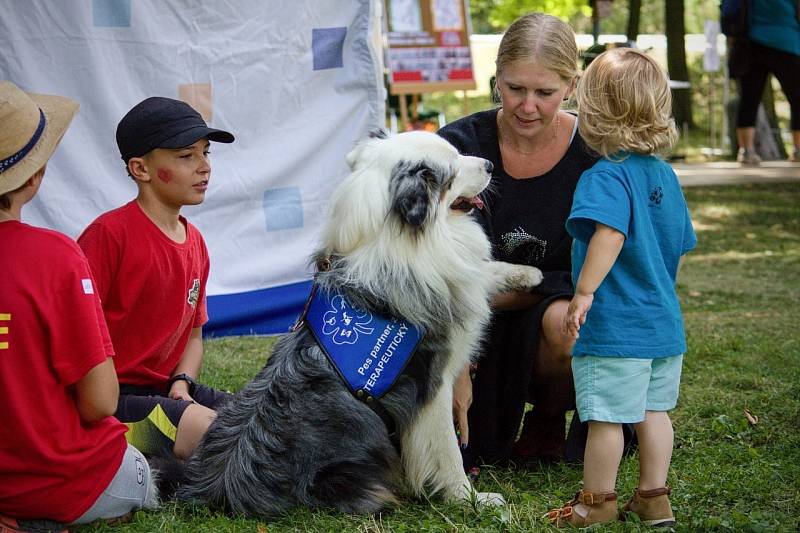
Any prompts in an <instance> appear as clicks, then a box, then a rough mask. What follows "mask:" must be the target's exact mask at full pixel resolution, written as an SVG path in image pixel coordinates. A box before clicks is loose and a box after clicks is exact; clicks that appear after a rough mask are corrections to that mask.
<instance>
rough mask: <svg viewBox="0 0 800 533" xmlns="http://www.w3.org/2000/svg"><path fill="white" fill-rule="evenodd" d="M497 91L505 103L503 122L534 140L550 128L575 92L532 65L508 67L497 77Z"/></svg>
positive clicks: (562, 82) (523, 62) (522, 63)
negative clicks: (568, 97) (561, 108)
mask: <svg viewBox="0 0 800 533" xmlns="http://www.w3.org/2000/svg"><path fill="white" fill-rule="evenodd" d="M497 88H498V90H499V91H500V98H501V100H502V103H503V104H502V105H503V120H505V121H506V123H507V124H508V126H509V127H511V128H512V129H513V131H514V133H516V134H517V135H520V136H522V137H533V136H535V135H536V134H538V133H539V132H541V131H542V130H543V129H545V128H547V127H548V126H549V125H550V123H551V122H552V121H553V118H554V117H555V116H556V113H557V112H558V108H559V106H560V105H561V102H562V101H563V100H564V98H566V97H567V96H569V94H570V92H572V84H568V83H565V82H564V80H562V79H561V77H560V76H559V75H558V74H556V73H555V72H553V71H552V70H550V69H547V68H544V67H542V66H539V65H538V64H536V63H534V62H529V61H515V62H513V63H510V64H508V65H507V66H506V67H505V68H504V69H503V71H502V73H501V74H500V76H498V79H497Z"/></svg>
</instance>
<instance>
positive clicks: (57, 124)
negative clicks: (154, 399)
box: [0, 81, 156, 527]
mask: <svg viewBox="0 0 800 533" xmlns="http://www.w3.org/2000/svg"><path fill="white" fill-rule="evenodd" d="M77 110H78V103H77V102H75V101H73V100H70V99H69V98H64V97H61V96H50V95H41V94H27V93H25V92H23V91H21V90H20V89H19V88H18V87H17V86H16V85H14V84H13V83H11V82H8V81H0V124H2V125H3V126H2V128H0V272H2V274H3V275H2V276H0V405H2V406H3V413H4V416H3V423H2V424H0V479H2V482H1V483H0V513H3V514H5V515H8V516H10V517H14V519H6V518H3V519H2V520H3V521H4V522H6V523H8V522H11V525H12V527H13V526H14V522H17V520H36V519H40V520H41V519H46V520H54V521H58V522H62V523H65V524H84V523H88V522H91V521H93V520H95V519H98V518H116V517H119V516H122V515H125V514H127V513H130V512H131V511H135V510H136V509H140V508H142V507H146V508H153V507H155V506H156V493H155V489H154V486H153V482H152V477H151V475H150V468H149V466H148V464H147V461H146V460H145V459H144V457H142V455H141V454H140V453H139V451H138V450H137V449H136V448H134V447H132V446H130V445H128V444H127V443H126V442H125V437H124V433H125V426H124V425H123V424H121V423H120V422H118V421H117V420H115V419H114V417H112V416H111V415H112V414H113V413H114V411H115V409H116V407H117V398H118V395H119V386H118V384H117V379H116V375H115V373H114V363H113V361H112V356H113V355H114V352H113V349H112V346H111V341H110V339H109V335H108V330H107V328H106V323H105V321H104V320H103V314H102V309H101V307H100V300H99V299H98V297H97V294H95V291H94V282H93V279H92V275H91V273H90V272H89V265H88V263H87V261H86V258H85V257H84V255H83V253H82V252H81V250H80V248H79V247H78V246H77V245H76V244H75V242H73V241H72V240H70V239H69V238H68V237H66V236H64V235H62V234H60V233H57V232H55V231H51V230H47V229H42V228H36V227H33V226H28V225H27V224H24V223H22V222H21V220H20V216H21V210H22V206H23V205H25V204H26V203H27V202H29V201H31V199H33V197H34V196H35V195H36V193H37V192H38V190H39V187H40V186H41V183H42V179H43V177H44V174H45V167H46V165H47V161H48V159H49V158H50V156H51V155H52V154H53V151H54V150H55V149H56V146H57V145H58V143H59V141H60V140H61V137H62V136H63V135H64V132H65V131H66V129H67V127H68V125H69V123H70V121H71V120H72V117H73V116H74V115H75V113H76V112H77ZM19 526H22V527H24V525H23V524H17V527H19Z"/></svg>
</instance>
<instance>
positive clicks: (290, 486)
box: [178, 132, 541, 517]
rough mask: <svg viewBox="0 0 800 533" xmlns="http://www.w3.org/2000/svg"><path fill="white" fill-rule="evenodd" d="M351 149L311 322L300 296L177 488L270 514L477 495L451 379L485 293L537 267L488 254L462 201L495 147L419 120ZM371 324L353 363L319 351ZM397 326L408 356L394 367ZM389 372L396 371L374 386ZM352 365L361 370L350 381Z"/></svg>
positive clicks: (486, 312)
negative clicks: (296, 311)
mask: <svg viewBox="0 0 800 533" xmlns="http://www.w3.org/2000/svg"><path fill="white" fill-rule="evenodd" d="M347 162H348V164H349V166H350V168H351V173H350V175H349V176H348V177H347V178H346V179H345V180H344V182H343V183H342V184H341V185H340V186H339V187H338V189H337V190H336V192H335V193H334V197H333V199H332V203H331V207H332V209H331V214H330V216H329V219H328V221H327V223H326V225H325V227H324V229H323V231H322V246H321V249H320V250H319V251H318V252H317V253H316V255H315V260H316V263H317V266H318V270H319V272H318V273H317V275H316V277H315V282H314V285H315V291H314V292H315V293H316V294H318V295H319V294H326V295H328V296H330V295H334V296H333V298H332V299H331V298H329V299H328V300H322V301H321V303H319V305H321V306H322V307H321V309H322V310H321V311H320V312H319V317H318V318H319V322H320V325H321V329H316V330H315V329H314V327H313V324H312V322H313V321H314V319H313V318H312V315H314V314H315V311H314V309H313V307H314V305H317V304H315V303H314V302H316V297H315V298H311V299H310V301H309V302H310V304H309V306H307V310H306V312H305V313H304V317H305V318H304V319H302V320H301V321H299V322H298V325H297V326H296V327H295V328H294V330H293V331H292V332H291V333H289V334H287V335H285V336H284V337H282V338H281V339H280V340H279V341H278V342H277V343H276V345H275V348H274V351H273V353H272V355H271V357H270V358H269V360H268V361H267V363H266V365H265V366H264V368H263V369H262V370H261V371H260V372H259V373H258V375H257V376H256V377H255V379H254V380H253V381H252V382H251V383H249V384H248V385H246V386H245V387H244V389H242V390H241V391H240V392H239V393H238V394H237V395H236V396H235V398H234V399H233V400H232V401H231V402H229V403H228V404H227V405H225V406H224V407H223V408H222V409H221V410H219V412H218V414H217V418H216V420H215V421H214V423H213V424H212V425H211V427H210V429H209V431H208V432H207V434H206V435H205V437H204V438H203V440H202V441H201V443H200V445H199V447H198V449H197V450H196V452H195V454H194V455H193V456H192V457H191V458H190V460H189V461H188V462H187V464H186V480H187V481H186V484H185V485H184V486H183V487H182V488H181V489H180V490H179V493H178V496H179V498H181V499H184V500H189V501H194V502H197V503H205V504H207V505H209V506H210V507H212V508H218V509H224V510H226V511H228V512H232V513H238V514H244V515H247V516H266V517H269V516H273V515H276V514H278V513H280V512H283V511H285V510H287V509H289V508H292V507H295V506H306V507H311V508H318V507H326V508H335V509H338V510H340V511H343V512H347V513H374V512H377V511H379V510H380V509H382V508H384V507H386V506H387V505H388V504H391V503H394V502H395V501H396V495H397V494H398V493H399V492H401V491H403V490H404V489H407V490H410V492H411V493H412V494H414V495H422V494H433V493H438V494H441V495H442V496H444V497H445V498H446V499H455V500H470V499H471V498H474V497H476V496H475V494H474V493H473V489H472V488H471V486H470V483H469V480H468V478H467V477H466V475H465V474H464V470H463V467H462V462H461V455H460V453H459V449H458V443H457V438H456V435H455V432H454V427H453V418H452V396H453V382H454V380H455V378H456V377H457V376H458V375H459V373H460V372H462V371H463V370H464V369H465V367H466V366H467V365H468V364H469V362H470V358H471V357H472V355H473V354H474V353H475V350H476V347H477V346H478V344H479V342H480V340H481V336H482V333H483V331H484V328H485V326H486V324H487V321H488V320H489V317H490V309H489V305H488V300H489V297H490V296H491V294H493V293H494V292H497V291H501V290H509V289H521V290H528V289H530V288H531V287H533V286H535V285H537V284H538V283H539V282H540V281H541V272H539V271H538V270H537V269H535V268H532V267H527V266H519V265H510V264H507V263H500V262H495V261H492V260H491V254H490V245H489V242H488V240H487V238H486V237H485V235H484V233H483V230H482V229H481V227H480V226H479V225H478V224H477V223H476V222H475V221H474V220H473V219H472V217H470V216H467V213H468V212H469V211H470V210H471V209H472V208H473V207H479V208H480V207H482V202H481V201H480V199H479V197H478V195H479V193H481V191H483V189H484V188H485V187H486V186H487V184H488V183H489V178H490V175H491V171H492V165H491V163H490V162H488V161H486V160H484V159H480V158H477V157H467V156H462V155H459V154H458V152H457V151H456V149H455V148H453V147H452V146H451V145H450V144H449V143H448V142H447V141H445V140H444V139H442V138H440V137H438V136H437V135H435V134H432V133H425V132H409V133H401V134H398V135H393V136H387V135H386V134H384V133H382V132H378V133H376V134H373V135H372V137H371V138H370V139H368V140H366V141H364V142H362V143H360V144H359V145H358V146H356V148H354V149H353V151H352V152H351V153H350V154H348V156H347ZM337 313H338V314H337ZM376 317H388V318H386V319H384V321H383V322H379V319H378V318H376ZM373 320H374V321H373ZM376 324H377V325H376ZM334 326H335V327H334ZM326 328H327V329H326ZM370 332H373V333H375V334H380V336H379V337H378V340H377V341H375V343H374V345H373V344H368V347H367V348H366V351H365V352H363V353H361V354H360V355H357V359H358V360H359V361H361V365H360V366H358V367H357V368H355V369H354V370H353V369H351V370H347V369H343V368H341V367H340V365H339V363H335V362H334V361H335V358H329V357H328V356H327V355H326V353H325V352H327V351H329V350H328V349H327V347H328V345H330V340H331V338H333V339H334V342H337V341H336V335H339V337H341V339H340V341H341V342H339V344H348V343H351V344H352V343H355V341H356V338H357V337H359V335H361V336H366V335H367V334H368V333H370ZM407 337H414V339H412V340H414V341H415V344H413V346H409V347H407V348H406V351H408V352H410V358H409V360H408V361H407V362H405V363H402V362H401V363H399V365H400V366H396V368H395V370H394V371H392V370H391V369H390V368H389V367H390V365H391V364H392V361H393V359H392V358H399V357H400V355H399V352H400V351H402V349H401V348H399V346H400V344H402V342H401V341H404V340H405V338H407ZM398 339H400V341H398ZM351 341H352V342H351ZM326 342H327V343H328V344H327V345H326ZM370 342H372V341H370ZM354 345H355V344H354ZM330 346H332V345H330ZM370 347H372V349H371V350H370ZM332 359H333V361H332ZM391 372H395V374H396V375H394V376H391V377H390V380H391V381H392V383H391V384H392V387H391V388H389V389H387V390H385V391H378V390H377V388H378V382H380V381H381V380H382V379H383V378H385V377H387V375H388V374H390V373H391ZM348 376H349V378H354V379H355V380H356V381H358V380H361V381H360V382H359V383H358V384H357V385H356V388H357V390H356V391H354V390H353V387H352V386H348ZM384 381H386V380H384ZM351 385H352V384H351ZM403 481H405V483H403ZM479 499H480V497H479Z"/></svg>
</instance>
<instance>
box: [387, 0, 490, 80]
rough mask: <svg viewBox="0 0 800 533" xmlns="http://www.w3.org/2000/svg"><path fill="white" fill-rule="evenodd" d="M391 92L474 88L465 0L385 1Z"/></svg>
mask: <svg viewBox="0 0 800 533" xmlns="http://www.w3.org/2000/svg"><path fill="white" fill-rule="evenodd" d="M385 2H386V24H387V40H388V43H387V44H388V46H387V53H386V56H387V57H386V65H387V68H388V71H389V79H388V81H389V91H390V93H391V94H393V95H405V94H420V93H428V92H434V91H458V90H468V89H474V88H475V74H474V71H473V66H472V52H471V50H470V47H469V36H470V19H469V8H468V5H467V1H466V0H385Z"/></svg>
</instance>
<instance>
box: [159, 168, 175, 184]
mask: <svg viewBox="0 0 800 533" xmlns="http://www.w3.org/2000/svg"><path fill="white" fill-rule="evenodd" d="M156 175H157V176H158V179H160V180H161V181H163V182H164V183H169V182H170V181H172V172H170V171H169V170H167V169H164V168H159V169H158V171H156Z"/></svg>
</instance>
